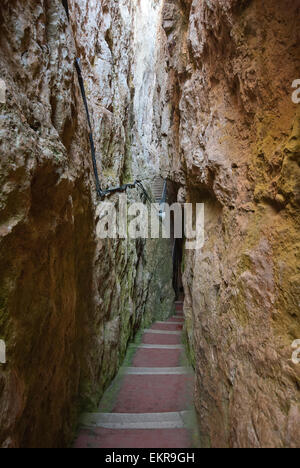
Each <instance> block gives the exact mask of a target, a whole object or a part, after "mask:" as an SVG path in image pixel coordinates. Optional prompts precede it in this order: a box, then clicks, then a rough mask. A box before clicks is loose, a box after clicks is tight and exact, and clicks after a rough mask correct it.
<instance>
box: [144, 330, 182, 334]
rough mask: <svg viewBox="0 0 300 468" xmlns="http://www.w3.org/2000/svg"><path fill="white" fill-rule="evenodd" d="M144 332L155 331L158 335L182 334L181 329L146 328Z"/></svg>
mask: <svg viewBox="0 0 300 468" xmlns="http://www.w3.org/2000/svg"><path fill="white" fill-rule="evenodd" d="M144 333H154V334H156V335H182V332H181V331H171V330H154V329H153V330H151V329H149V330H144Z"/></svg>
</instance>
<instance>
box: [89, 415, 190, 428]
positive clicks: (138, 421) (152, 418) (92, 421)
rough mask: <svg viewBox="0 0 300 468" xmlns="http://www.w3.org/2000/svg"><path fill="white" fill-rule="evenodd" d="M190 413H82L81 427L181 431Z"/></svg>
mask: <svg viewBox="0 0 300 468" xmlns="http://www.w3.org/2000/svg"><path fill="white" fill-rule="evenodd" d="M192 414H193V413H192V412H191V411H181V412H174V413H140V414H134V413H84V414H83V415H82V416H81V419H80V424H81V426H82V427H103V428H106V429H119V430H121V429H181V428H186V427H187V426H188V421H189V420H190V419H191V417H192Z"/></svg>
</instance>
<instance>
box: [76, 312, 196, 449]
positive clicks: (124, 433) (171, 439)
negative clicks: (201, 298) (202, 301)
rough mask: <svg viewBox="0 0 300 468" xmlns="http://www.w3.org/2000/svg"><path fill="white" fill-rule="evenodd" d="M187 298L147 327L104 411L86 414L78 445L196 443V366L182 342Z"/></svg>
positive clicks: (107, 397)
mask: <svg viewBox="0 0 300 468" xmlns="http://www.w3.org/2000/svg"><path fill="white" fill-rule="evenodd" d="M183 324H184V316H183V304H182V303H176V315H175V316H174V317H172V318H171V319H169V320H167V321H166V322H156V323H155V324H153V326H152V327H151V329H149V330H144V334H143V336H142V339H141V342H140V343H139V344H138V345H137V346H136V349H133V350H132V359H131V364H130V366H131V367H128V366H127V367H123V368H122V369H121V371H120V373H119V375H118V377H117V379H116V380H115V382H114V383H113V385H112V386H111V387H110V388H109V389H108V390H107V392H106V394H105V395H104V398H103V401H102V402H101V404H100V407H99V412H98V413H87V414H84V415H82V418H81V429H80V431H79V434H78V437H77V439H76V441H75V444H74V447H75V448H192V447H195V446H196V444H197V443H196V440H197V434H196V432H197V431H196V430H195V429H194V428H195V427H196V424H195V416H194V410H193V381H194V375H193V372H192V369H190V368H189V367H187V366H186V365H184V364H185V363H186V358H185V350H184V346H183V345H182V329H183Z"/></svg>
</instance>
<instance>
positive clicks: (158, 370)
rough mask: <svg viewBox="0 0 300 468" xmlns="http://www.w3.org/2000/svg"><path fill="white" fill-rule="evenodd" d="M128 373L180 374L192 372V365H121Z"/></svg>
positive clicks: (123, 370)
mask: <svg viewBox="0 0 300 468" xmlns="http://www.w3.org/2000/svg"><path fill="white" fill-rule="evenodd" d="M122 372H124V373H125V374H128V375H180V374H192V373H193V368H192V367H123V368H122Z"/></svg>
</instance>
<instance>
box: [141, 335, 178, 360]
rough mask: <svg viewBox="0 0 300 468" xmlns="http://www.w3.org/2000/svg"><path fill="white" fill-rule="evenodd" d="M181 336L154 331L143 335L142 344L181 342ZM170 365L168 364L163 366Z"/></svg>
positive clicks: (172, 343) (173, 343)
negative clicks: (157, 333)
mask: <svg viewBox="0 0 300 468" xmlns="http://www.w3.org/2000/svg"><path fill="white" fill-rule="evenodd" d="M181 342H182V336H181V335H165V334H159V335H156V334H154V333H145V334H144V336H143V343H144V344H155V345H177V344H181ZM165 367H170V366H165Z"/></svg>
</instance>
